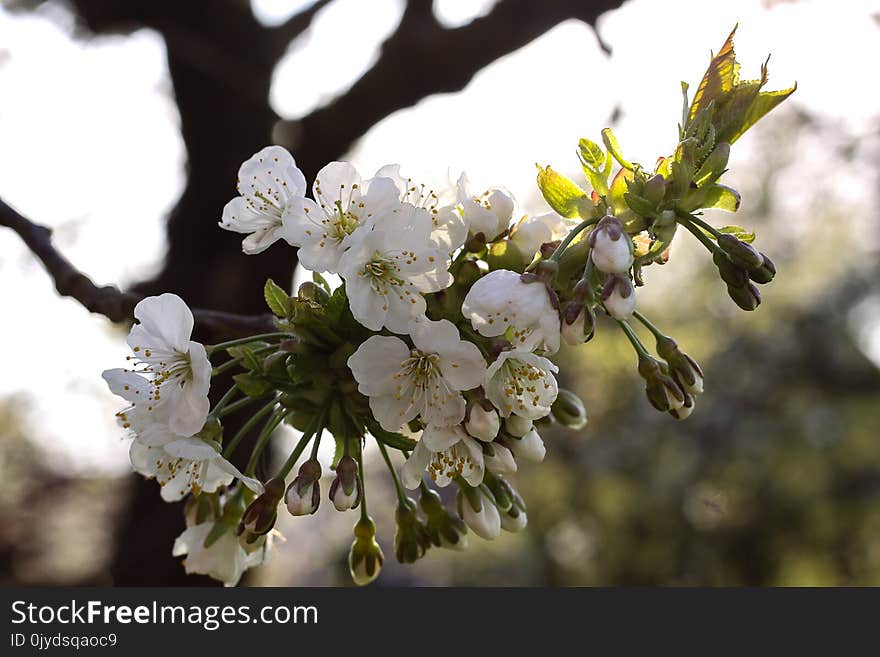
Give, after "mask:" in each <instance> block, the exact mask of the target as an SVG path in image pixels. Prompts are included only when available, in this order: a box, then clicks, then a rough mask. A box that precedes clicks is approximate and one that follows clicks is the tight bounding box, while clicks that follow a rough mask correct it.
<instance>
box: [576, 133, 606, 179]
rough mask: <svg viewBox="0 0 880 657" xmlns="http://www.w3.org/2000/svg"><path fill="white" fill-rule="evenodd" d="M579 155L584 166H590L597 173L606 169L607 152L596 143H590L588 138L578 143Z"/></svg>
mask: <svg viewBox="0 0 880 657" xmlns="http://www.w3.org/2000/svg"><path fill="white" fill-rule="evenodd" d="M578 154H579V155H580V159H581V162H582V163H583V164H584V166H588V167H590V168H591V169H594V170H595V171H601V170H602V169H604V168H605V157H606V155H605V151H604V150H602V147H601V146H599V144H597V143H596V142H594V141H590V140H589V139H587V138H586V137H584V138H581V140H580V141H578Z"/></svg>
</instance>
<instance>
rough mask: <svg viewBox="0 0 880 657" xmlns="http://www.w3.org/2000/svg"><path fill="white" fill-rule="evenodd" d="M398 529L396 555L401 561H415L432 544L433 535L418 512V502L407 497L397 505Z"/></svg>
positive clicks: (395, 541) (395, 543)
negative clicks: (404, 501)
mask: <svg viewBox="0 0 880 657" xmlns="http://www.w3.org/2000/svg"><path fill="white" fill-rule="evenodd" d="M394 517H395V520H396V521H397V531H396V532H395V533H394V555H395V556H396V557H397V560H398V561H399V562H400V563H415V562H416V561H418V560H419V559H421V558H422V557H423V556H425V550H427V549H428V548H429V547H430V546H431V536H430V534H429V533H428V529H427V528H426V527H425V526H424V525H423V524H422V521H421V520H420V519H419V516H418V514H417V513H416V503H415V502H414V501H413V500H411V499H409V498H406V503H405V504H403V503H401V504H398V505H397V512H396V513H395V516H394Z"/></svg>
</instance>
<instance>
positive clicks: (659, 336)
mask: <svg viewBox="0 0 880 657" xmlns="http://www.w3.org/2000/svg"><path fill="white" fill-rule="evenodd" d="M633 317H635V318H636V319H637V320H639V321H640V322H641V323H642V324H644V325H645V328H647V329H648V330H649V331H650V332H651V333H653V334H654V337H655V338H657V339H658V340H660V339H662V338H665V337H666V336H665V335H664V334H663V331H661V330H660V329H658V328H657V327H656V326H654V324H652V323H651V321H650V320H649V319H648V318H647V317H645V316H644V315H643V314H642V313H640V312H639V311H638V310H634V311H633Z"/></svg>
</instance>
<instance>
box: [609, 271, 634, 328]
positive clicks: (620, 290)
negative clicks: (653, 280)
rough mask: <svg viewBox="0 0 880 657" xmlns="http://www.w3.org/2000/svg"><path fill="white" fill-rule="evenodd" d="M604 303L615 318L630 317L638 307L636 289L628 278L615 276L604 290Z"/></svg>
mask: <svg viewBox="0 0 880 657" xmlns="http://www.w3.org/2000/svg"><path fill="white" fill-rule="evenodd" d="M602 303H603V304H604V305H605V310H607V311H608V314H609V315H611V316H612V317H613V318H614V319H619V320H624V319H629V318H630V317H631V316H632V314H633V311H634V310H635V309H636V290H635V288H634V287H633V285H632V283H631V282H630V280H629V279H628V278H624V277H622V276H615V277H614V279H613V282H612V283H611V284H610V285H606V286H605V290H603V292H602Z"/></svg>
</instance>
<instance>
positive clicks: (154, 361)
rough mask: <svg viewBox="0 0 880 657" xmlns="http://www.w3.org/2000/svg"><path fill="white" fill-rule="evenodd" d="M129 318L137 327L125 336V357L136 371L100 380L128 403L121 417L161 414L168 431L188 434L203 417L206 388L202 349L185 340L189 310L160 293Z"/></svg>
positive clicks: (207, 366) (189, 329)
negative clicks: (127, 348) (127, 351)
mask: <svg viewBox="0 0 880 657" xmlns="http://www.w3.org/2000/svg"><path fill="white" fill-rule="evenodd" d="M134 316H135V319H137V320H138V321H139V322H140V323H139V324H136V325H135V326H134V327H133V328H132V329H131V332H130V333H129V335H128V344H129V346H130V347H131V348H132V351H133V352H134V356H129V357H128V358H129V359H130V360H133V361H134V362H135V364H136V367H137V368H138V369H136V370H133V371H125V370H120V369H112V370H105V371H104V373H103V375H102V376H103V377H104V380H105V381H107V383H108V385H109V386H110V389H111V391H112V392H113V393H114V394H116V395H119V396H120V397H122V398H123V399H125V400H126V401H128V402H129V403H130V404H131V406H130V407H129V408H128V409H126V410H125V411H123V412H122V414H121V415H125V414H129V415H130V414H132V413H134V414H137V413H141V414H144V413H153V412H157V413H160V412H161V414H162V416H163V418H164V419H165V422H166V423H167V426H168V428H169V429H170V430H171V431H172V432H173V433H175V434H179V435H182V436H191V435H193V434H195V433H196V432H198V431H200V430H201V428H202V426H204V424H205V419H206V418H207V417H208V410H209V408H210V402H209V401H208V389H209V388H210V385H211V362H210V361H209V360H208V355H207V353H206V352H205V347H204V346H203V345H201V344H199V343H198V342H195V341H193V340H190V336H191V335H192V329H193V315H192V312H191V311H190V309H189V308H188V307H187V306H186V304H185V303H184V302H183V300H182V299H181V298H180V297H179V296H177V295H176V294H168V293H165V294H162V295H159V296H157V297H147V298H146V299H143V300H142V301H140V302H139V303H138V304H137V305H136V306H135V308H134ZM160 409H161V411H160ZM124 425H125V423H124V422H123V426H124ZM126 428H128V427H126Z"/></svg>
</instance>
